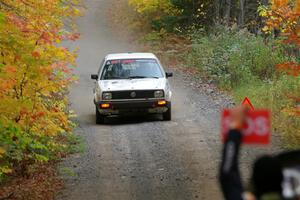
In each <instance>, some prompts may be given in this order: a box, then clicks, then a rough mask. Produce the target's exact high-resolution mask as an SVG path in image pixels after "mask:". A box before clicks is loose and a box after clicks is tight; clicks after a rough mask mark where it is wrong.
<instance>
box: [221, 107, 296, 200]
mask: <svg viewBox="0 0 300 200" xmlns="http://www.w3.org/2000/svg"><path fill="white" fill-rule="evenodd" d="M246 112H247V110H246V109H244V108H236V109H234V112H232V116H231V124H230V130H229V132H228V136H227V138H226V140H225V143H224V147H223V152H222V160H221V165H220V172H219V180H220V185H221V189H222V192H223V194H224V197H225V199H226V200H255V199H256V200H299V199H300V198H299V197H300V151H292V152H284V153H282V154H279V155H277V156H267V155H266V156H263V157H261V158H259V159H257V160H256V162H255V163H254V165H253V170H252V177H251V186H252V189H253V191H251V193H252V194H253V195H245V191H244V188H243V185H242V181H241V177H240V171H239V166H238V159H239V151H240V146H241V142H242V131H241V130H242V127H243V123H244V122H245V116H246ZM248 194H249V193H248Z"/></svg>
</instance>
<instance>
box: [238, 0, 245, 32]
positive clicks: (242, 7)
mask: <svg viewBox="0 0 300 200" xmlns="http://www.w3.org/2000/svg"><path fill="white" fill-rule="evenodd" d="M244 24H245V0H240V13H239V27H242V26H244Z"/></svg>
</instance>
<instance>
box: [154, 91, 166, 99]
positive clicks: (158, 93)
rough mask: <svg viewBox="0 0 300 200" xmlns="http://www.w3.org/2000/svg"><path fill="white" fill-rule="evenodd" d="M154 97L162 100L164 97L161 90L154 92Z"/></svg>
mask: <svg viewBox="0 0 300 200" xmlns="http://www.w3.org/2000/svg"><path fill="white" fill-rule="evenodd" d="M154 97H155V98H162V97H164V91H162V90H157V91H155V92H154Z"/></svg>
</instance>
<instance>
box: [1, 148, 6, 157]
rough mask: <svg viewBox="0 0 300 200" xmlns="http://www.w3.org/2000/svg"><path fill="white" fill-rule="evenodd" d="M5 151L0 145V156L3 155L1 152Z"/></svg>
mask: <svg viewBox="0 0 300 200" xmlns="http://www.w3.org/2000/svg"><path fill="white" fill-rule="evenodd" d="M4 153H5V149H4V148H2V147H0V158H2V157H3V154H4Z"/></svg>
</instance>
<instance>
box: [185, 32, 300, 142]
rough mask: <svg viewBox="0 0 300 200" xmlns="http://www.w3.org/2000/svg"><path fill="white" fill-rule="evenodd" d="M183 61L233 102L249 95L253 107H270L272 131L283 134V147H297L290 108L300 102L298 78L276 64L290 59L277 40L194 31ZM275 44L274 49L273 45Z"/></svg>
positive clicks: (299, 130) (298, 130) (299, 122)
mask: <svg viewBox="0 0 300 200" xmlns="http://www.w3.org/2000/svg"><path fill="white" fill-rule="evenodd" d="M191 38H193V46H192V51H191V52H190V53H187V56H186V57H187V59H186V63H188V64H187V66H189V67H195V68H197V69H198V70H199V71H200V72H201V74H202V75H203V76H205V77H206V78H210V79H213V80H215V82H216V83H217V84H218V85H219V86H220V87H221V88H223V89H227V90H230V91H232V93H233V95H234V97H235V100H236V102H241V101H242V100H243V99H244V98H245V97H246V96H248V97H249V98H250V99H251V101H252V103H253V104H254V107H256V108H259V107H260V108H269V109H271V110H272V115H273V127H274V131H275V132H279V133H281V134H282V135H283V136H284V137H283V138H284V144H285V146H286V147H296V146H298V147H299V143H300V127H299V126H300V119H299V118H295V116H293V115H291V114H290V113H289V112H282V111H289V109H292V108H294V107H296V106H297V104H298V103H299V102H297V101H298V100H297V99H294V98H287V97H289V96H290V97H293V96H300V89H299V85H300V77H293V76H288V75H283V74H281V73H280V72H278V71H277V70H276V68H275V65H276V64H278V63H282V62H284V61H287V60H288V59H290V57H288V56H286V55H285V52H286V51H284V50H286V49H283V48H282V47H280V46H279V45H275V42H276V41H269V43H268V44H265V42H264V40H263V38H261V37H260V36H254V35H252V34H249V33H248V32H247V31H243V30H240V31H238V30H235V29H234V28H225V27H216V28H215V30H214V31H212V32H210V34H208V35H207V34H205V33H204V32H200V33H199V32H197V33H196V34H193V35H192V36H191ZM273 43H274V44H273ZM275 46H276V48H275Z"/></svg>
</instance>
